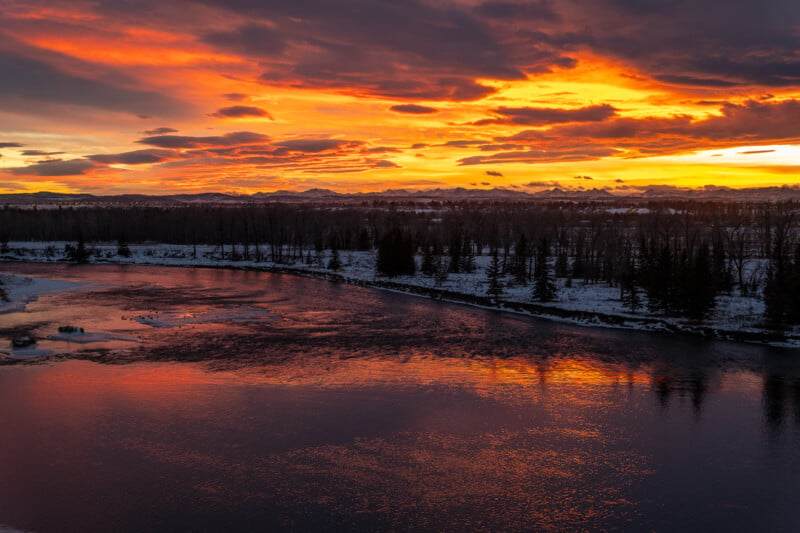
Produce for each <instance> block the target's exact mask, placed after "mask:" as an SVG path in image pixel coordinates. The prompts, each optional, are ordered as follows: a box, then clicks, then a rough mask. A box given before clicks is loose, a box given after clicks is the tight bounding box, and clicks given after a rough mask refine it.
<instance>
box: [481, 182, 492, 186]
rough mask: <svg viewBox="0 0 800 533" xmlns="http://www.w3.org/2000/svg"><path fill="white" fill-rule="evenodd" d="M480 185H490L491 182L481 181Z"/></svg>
mask: <svg viewBox="0 0 800 533" xmlns="http://www.w3.org/2000/svg"><path fill="white" fill-rule="evenodd" d="M481 185H483V186H484V187H488V186H489V185H491V183H490V182H488V181H482V182H481Z"/></svg>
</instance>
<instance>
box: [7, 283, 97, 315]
mask: <svg viewBox="0 0 800 533" xmlns="http://www.w3.org/2000/svg"><path fill="white" fill-rule="evenodd" d="M80 285H81V284H80V283H73V282H70V281H60V280H55V279H45V278H35V277H30V276H20V275H17V274H3V273H0V288H2V289H3V290H4V291H5V292H6V295H7V296H8V300H9V301H7V302H3V301H0V314H5V313H14V312H17V311H24V310H25V305H26V304H27V303H28V302H31V301H33V300H35V299H36V298H38V297H39V296H43V295H46V294H53V293H57V292H63V291H68V290H73V289H75V288H77V287H79V286H80Z"/></svg>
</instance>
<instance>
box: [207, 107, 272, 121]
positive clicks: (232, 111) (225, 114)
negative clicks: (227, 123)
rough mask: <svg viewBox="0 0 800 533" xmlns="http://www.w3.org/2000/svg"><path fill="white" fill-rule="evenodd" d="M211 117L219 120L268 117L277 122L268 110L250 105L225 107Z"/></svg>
mask: <svg viewBox="0 0 800 533" xmlns="http://www.w3.org/2000/svg"><path fill="white" fill-rule="evenodd" d="M211 116H212V117H217V118H245V117H266V118H268V119H270V120H275V119H274V118H273V117H272V115H271V114H270V113H269V111H267V110H266V109H262V108H260V107H255V106H249V105H234V106H230V107H223V108H221V109H218V110H217V111H216V112H215V113H212V114H211Z"/></svg>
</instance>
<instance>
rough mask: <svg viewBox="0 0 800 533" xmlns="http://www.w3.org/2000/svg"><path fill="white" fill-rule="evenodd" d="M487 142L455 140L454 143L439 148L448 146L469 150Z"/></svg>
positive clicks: (450, 142) (449, 142)
mask: <svg viewBox="0 0 800 533" xmlns="http://www.w3.org/2000/svg"><path fill="white" fill-rule="evenodd" d="M485 142H486V141H479V140H475V139H473V140H470V139H455V140H452V141H447V142H446V143H444V144H440V145H438V146H447V147H453V148H469V147H470V146H477V145H479V144H484V143H485Z"/></svg>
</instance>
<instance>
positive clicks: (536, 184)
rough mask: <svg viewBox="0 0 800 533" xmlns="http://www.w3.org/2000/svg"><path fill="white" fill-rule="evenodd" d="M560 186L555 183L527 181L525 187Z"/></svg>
mask: <svg viewBox="0 0 800 533" xmlns="http://www.w3.org/2000/svg"><path fill="white" fill-rule="evenodd" d="M560 185H561V184H560V183H558V182H557V181H529V182H528V183H526V184H525V187H558V186H560Z"/></svg>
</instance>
